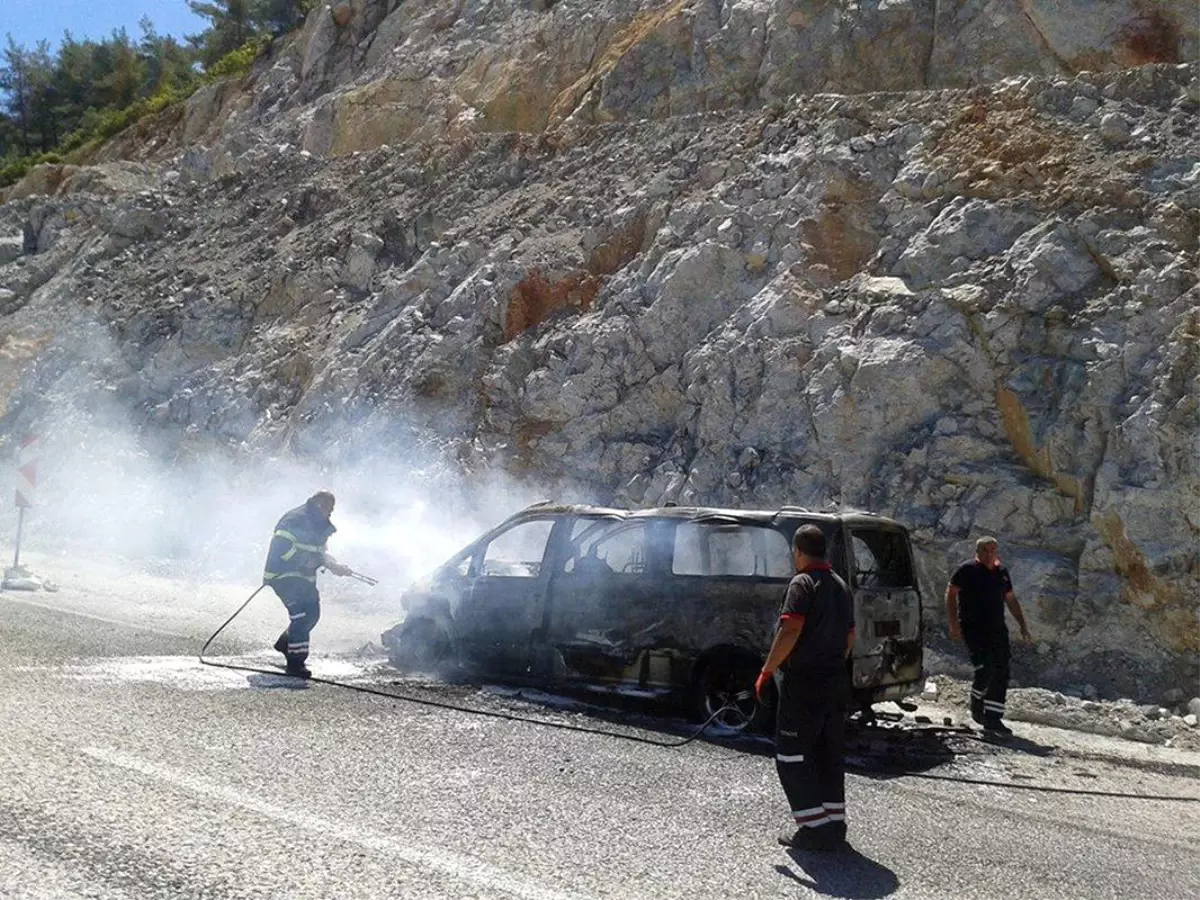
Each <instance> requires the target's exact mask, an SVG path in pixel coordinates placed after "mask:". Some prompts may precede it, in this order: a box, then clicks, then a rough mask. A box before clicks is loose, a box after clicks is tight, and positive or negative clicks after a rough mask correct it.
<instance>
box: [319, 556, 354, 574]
mask: <svg viewBox="0 0 1200 900" xmlns="http://www.w3.org/2000/svg"><path fill="white" fill-rule="evenodd" d="M325 568H327V569H328V570H329V571H330V572H332V573H333V574H334V575H341V576H343V577H345V576H346V575H350V574H352V573H353V571H354V570H353V569H351V568H350V567H349V566H343V565H342V564H341V563H340V562H333V561H332V560H330V561H329V562H327V563H325Z"/></svg>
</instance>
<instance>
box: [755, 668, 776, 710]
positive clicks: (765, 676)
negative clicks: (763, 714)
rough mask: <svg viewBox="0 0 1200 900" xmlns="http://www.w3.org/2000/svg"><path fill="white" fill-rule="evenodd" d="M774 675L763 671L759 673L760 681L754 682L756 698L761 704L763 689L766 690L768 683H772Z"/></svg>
mask: <svg viewBox="0 0 1200 900" xmlns="http://www.w3.org/2000/svg"><path fill="white" fill-rule="evenodd" d="M772 674H773V673H771V672H768V671H767V670H766V669H763V671H761V672H759V673H758V681H756V682H754V696H755V697H756V698H757V699H758V701H759V702H760V703H761V702H762V692H763V688H765V687H766V686H767V683H768V682H770V680H771V675H772Z"/></svg>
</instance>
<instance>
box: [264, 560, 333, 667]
mask: <svg viewBox="0 0 1200 900" xmlns="http://www.w3.org/2000/svg"><path fill="white" fill-rule="evenodd" d="M271 589H272V590H274V591H275V593H276V594H278V595H279V599H280V600H282V601H283V605H284V606H285V607H287V611H288V627H287V628H285V629H283V634H281V635H280V636H279V643H280V644H287V661H288V665H289V666H293V665H295V666H299V665H303V664H304V661H305V660H306V659H308V636H309V635H310V634H311V633H312V630H313V628H314V627H316V624H317V622H318V621H319V620H320V618H321V595H320V594H318V593H317V586H316V584H314V583H313V582H311V581H306V580H304V579H303V578H281V579H278V580H276V581H272V582H271Z"/></svg>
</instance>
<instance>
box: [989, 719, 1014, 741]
mask: <svg viewBox="0 0 1200 900" xmlns="http://www.w3.org/2000/svg"><path fill="white" fill-rule="evenodd" d="M983 733H984V734H985V735H987V736H988V737H997V738H1010V737H1012V729H1011V728H1009V727H1008V726H1007V725H1005V724H1004V722H1003V721H1001V720H1000V719H993V718H988V719H985V720H984V723H983Z"/></svg>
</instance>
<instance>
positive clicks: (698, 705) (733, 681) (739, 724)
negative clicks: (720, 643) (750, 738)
mask: <svg viewBox="0 0 1200 900" xmlns="http://www.w3.org/2000/svg"><path fill="white" fill-rule="evenodd" d="M761 669H762V662H761V661H760V660H758V659H755V658H754V657H751V656H750V655H748V654H747V655H740V654H736V653H725V654H719V655H716V656H713V657H711V658H709V659H707V660H704V661H702V662H701V664H700V666H699V668H698V670H697V673H696V678H695V680H694V683H693V685H692V695H691V702H690V704H689V705H690V707H691V709H690V711H691V714H692V717H693V718H694V719H696V721H699V722H706V721H708V719H709V718H711V717H712V716H714V715H716V718H715V719H713V725H718V726H720V727H721V728H722V729H724V730H725V731H734V732H753V733H762V732H769V731H771V730H773V729H774V727H775V685H774V683H772V684H770V685H768V686H767V689H766V690H765V691H764V695H765V696H764V698H763V700H764V702H762V703H759V702H758V700H757V699H755V697H754V682H755V680H756V679H757V678H758V673H759V672H760V671H761ZM723 708H725V711H724V712H722V713H720V714H719V715H718V711H719V710H721V709H723Z"/></svg>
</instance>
